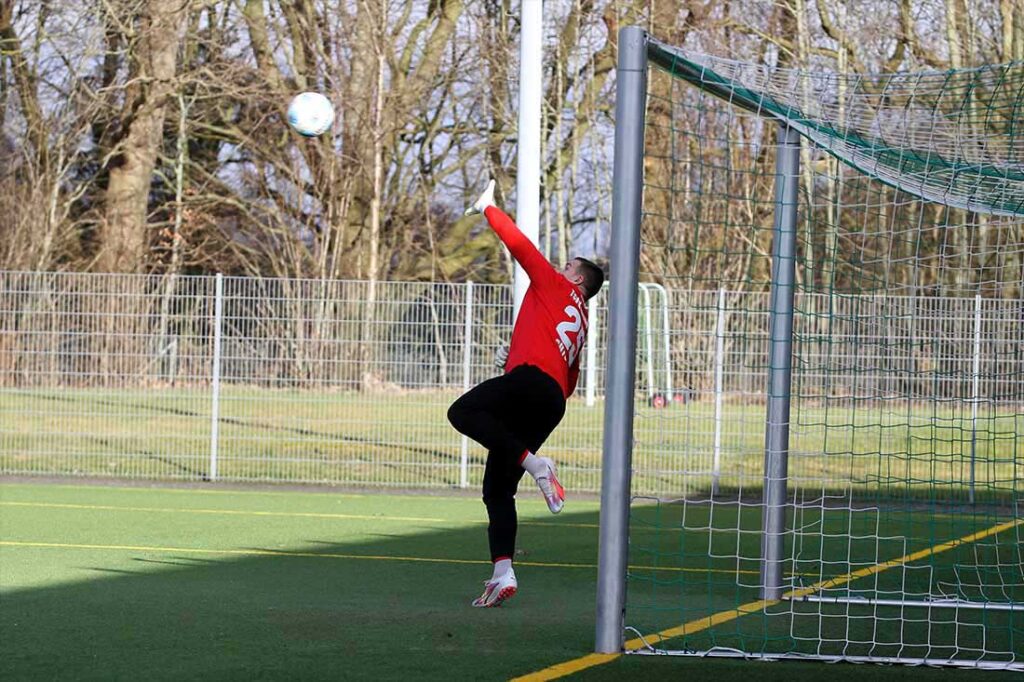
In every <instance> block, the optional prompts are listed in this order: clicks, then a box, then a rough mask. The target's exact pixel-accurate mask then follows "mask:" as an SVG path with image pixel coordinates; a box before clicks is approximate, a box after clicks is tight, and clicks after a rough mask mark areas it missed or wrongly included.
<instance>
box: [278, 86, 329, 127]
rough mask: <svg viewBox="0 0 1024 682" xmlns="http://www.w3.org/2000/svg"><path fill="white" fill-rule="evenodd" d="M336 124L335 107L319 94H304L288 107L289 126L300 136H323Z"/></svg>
mask: <svg viewBox="0 0 1024 682" xmlns="http://www.w3.org/2000/svg"><path fill="white" fill-rule="evenodd" d="M332 123H334V107H333V106H331V102H330V100H328V99H327V98H326V97H324V96H323V95H321V94H320V93H319V92H303V93H301V94H298V95H296V96H295V97H294V98H293V99H292V101H291V103H290V104H289V105H288V125H290V126H291V127H292V128H294V129H295V132H297V133H298V134H299V135H303V136H305V137H316V136H317V135H323V134H324V133H325V132H327V130H328V129H329V128H330V127H331V124H332Z"/></svg>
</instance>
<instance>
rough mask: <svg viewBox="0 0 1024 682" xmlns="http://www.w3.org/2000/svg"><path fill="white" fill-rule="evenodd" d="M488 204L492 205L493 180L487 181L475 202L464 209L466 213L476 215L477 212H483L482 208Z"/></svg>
mask: <svg viewBox="0 0 1024 682" xmlns="http://www.w3.org/2000/svg"><path fill="white" fill-rule="evenodd" d="M488 206H494V180H491V181H490V182H488V183H487V189H485V190H484V193H483V194H481V195H480V198H479V199H477V200H476V203H475V204H473V205H472V206H470V207H469V208H467V209H466V215H476V214H477V213H483V212H484V209H485V208H487V207H488Z"/></svg>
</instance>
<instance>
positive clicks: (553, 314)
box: [448, 180, 604, 607]
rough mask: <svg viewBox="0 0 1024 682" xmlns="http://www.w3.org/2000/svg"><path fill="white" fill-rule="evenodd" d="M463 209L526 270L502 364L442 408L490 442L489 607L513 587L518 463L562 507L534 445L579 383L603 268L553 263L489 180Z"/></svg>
mask: <svg viewBox="0 0 1024 682" xmlns="http://www.w3.org/2000/svg"><path fill="white" fill-rule="evenodd" d="M466 213H467V214H468V215H471V214H474V213H483V214H484V216H485V217H486V218H487V222H488V223H489V224H490V226H491V229H493V230H494V232H495V233H496V234H497V235H498V237H499V238H500V239H501V241H502V242H504V243H505V246H507V247H508V249H509V251H510V252H511V253H512V257H513V258H515V260H516V261H517V262H518V263H519V264H520V265H521V266H522V267H523V269H524V270H525V271H526V274H527V275H529V277H530V286H529V288H528V289H527V290H526V295H525V297H524V298H523V303H522V306H521V308H520V310H519V317H518V319H516V323H515V328H514V329H513V330H512V340H511V342H510V344H509V350H508V359H507V361H506V362H505V373H504V374H503V375H502V376H498V377H494V378H492V379H488V380H487V381H484V382H483V383H481V384H479V385H477V386H476V387H475V388H473V389H471V390H470V391H468V392H467V393H466V394H465V395H463V396H462V397H460V398H459V399H458V400H456V401H455V402H454V403H453V404H452V406H451V407H450V408H449V409H448V420H449V421H450V422H451V423H452V426H454V427H455V428H456V429H457V430H458V431H459V432H460V433H463V434H465V435H467V436H469V437H470V438H472V439H473V440H475V441H477V442H478V443H480V444H481V445H483V446H484V447H485V448H487V464H486V466H485V468H484V483H483V499H484V505H485V506H486V507H487V517H488V522H489V523H488V526H487V539H488V541H489V544H490V550H491V561H492V562H493V563H494V572H493V574H492V576H491V578H490V579H489V580H487V581H485V582H484V592H483V594H482V595H481V596H480V597H478V598H477V599H476V600H474V601H473V606H483V607H491V606H500V605H501V603H502V602H503V601H505V600H506V599H508V598H509V597H511V596H512V595H514V594H515V593H516V589H517V587H518V586H517V583H516V576H515V573H514V572H513V570H512V555H513V553H514V552H515V543H516V526H517V521H516V502H515V495H516V489H517V488H518V486H519V480H520V479H521V478H522V477H523V473H524V472H529V474H530V476H532V477H533V479H534V481H536V483H537V487H538V488H540V491H541V493H542V494H543V495H544V499H545V501H546V502H547V505H548V509H550V510H551V513H553V514H557V513H558V512H560V511H562V506H563V504H564V502H565V490H564V489H563V488H562V486H561V485H560V484H559V482H558V477H557V471H556V468H555V463H554V462H553V461H552V460H551V459H550V458H548V457H538V456H537V455H536V452H537V450H539V449H540V446H541V445H542V444H543V443H544V441H545V440H546V439H547V437H548V435H550V434H551V432H552V431H553V430H554V429H555V427H556V426H558V423H559V422H560V421H561V420H562V416H563V415H564V414H565V400H566V398H568V397H569V396H570V395H572V392H573V391H574V390H575V389H576V381H577V379H578V378H579V373H580V364H579V363H580V355H581V353H580V351H581V350H582V349H583V344H584V342H585V340H586V336H587V300H589V299H590V298H592V297H593V296H594V294H596V293H597V292H598V291H600V289H601V285H602V284H603V283H604V273H603V272H602V271H601V268H599V267H598V266H597V265H595V264H594V263H592V262H590V261H589V260H586V259H585V258H574V259H572V260H571V261H569V262H568V263H566V265H565V267H564V268H562V269H561V270H557V269H555V267H554V266H552V265H551V264H550V263H549V262H548V261H547V259H545V258H544V256H543V255H541V253H540V251H538V250H537V247H536V246H534V245H533V243H532V242H531V241H530V240H529V239H528V238H527V237H526V236H525V235H524V234H523V233H522V232H520V231H519V228H518V227H516V225H515V223H513V222H512V219H511V218H509V217H508V216H507V215H505V213H504V212H502V211H501V209H499V208H498V207H497V206H495V205H494V181H493V180H491V182H490V183H489V184H488V185H487V189H486V190H485V191H484V193H483V194H482V195H481V196H480V198H479V199H478V200H477V202H476V203H475V204H473V206H472V208H470V209H468V210H467V211H466Z"/></svg>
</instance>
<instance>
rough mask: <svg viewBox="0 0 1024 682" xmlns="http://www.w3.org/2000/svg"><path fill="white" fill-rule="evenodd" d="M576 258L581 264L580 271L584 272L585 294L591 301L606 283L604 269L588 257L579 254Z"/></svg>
mask: <svg viewBox="0 0 1024 682" xmlns="http://www.w3.org/2000/svg"><path fill="white" fill-rule="evenodd" d="M575 260H576V262H577V263H579V264H580V272H581V273H582V274H583V289H584V294H585V295H586V297H587V300H588V301H589V300H590V299H592V298H593V297H594V296H595V295H597V292H599V291H601V285H603V284H604V270H602V269H601V267H600V266H599V265H597V263H594V262H593V261H589V260H587V259H586V258H580V257H579V256H577V257H576V258H575Z"/></svg>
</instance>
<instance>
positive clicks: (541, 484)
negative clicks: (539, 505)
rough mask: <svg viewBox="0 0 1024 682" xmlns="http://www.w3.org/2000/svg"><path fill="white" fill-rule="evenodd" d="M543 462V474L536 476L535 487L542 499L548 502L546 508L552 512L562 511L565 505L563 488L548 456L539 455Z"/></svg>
mask: <svg viewBox="0 0 1024 682" xmlns="http://www.w3.org/2000/svg"><path fill="white" fill-rule="evenodd" d="M539 459H540V461H541V462H543V463H544V468H545V471H544V475H542V476H538V477H537V487H538V488H540V492H541V493H542V494H543V495H544V501H545V502H547V503H548V509H550V510H551V513H552V514H557V513H558V512H560V511H562V507H564V506H565V488H563V487H562V484H561V483H559V482H558V475H557V471H556V469H555V463H554V461H552V459H551V458H550V457H540V458H539Z"/></svg>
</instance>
